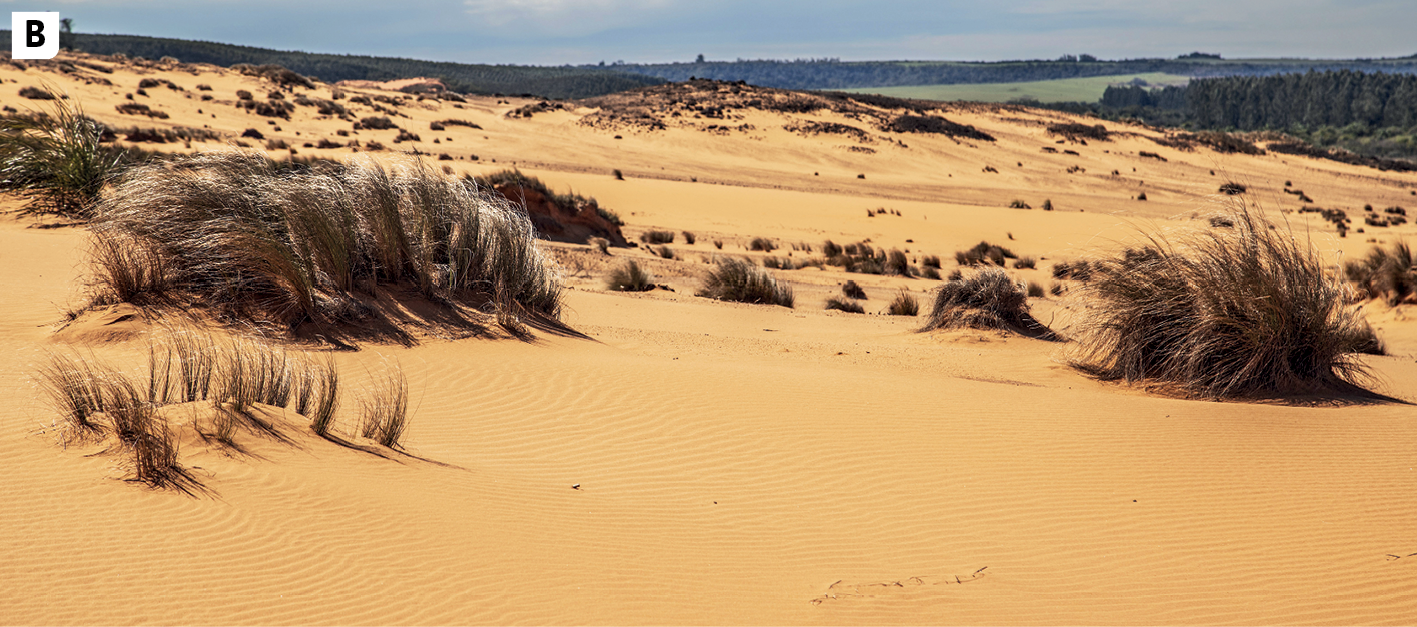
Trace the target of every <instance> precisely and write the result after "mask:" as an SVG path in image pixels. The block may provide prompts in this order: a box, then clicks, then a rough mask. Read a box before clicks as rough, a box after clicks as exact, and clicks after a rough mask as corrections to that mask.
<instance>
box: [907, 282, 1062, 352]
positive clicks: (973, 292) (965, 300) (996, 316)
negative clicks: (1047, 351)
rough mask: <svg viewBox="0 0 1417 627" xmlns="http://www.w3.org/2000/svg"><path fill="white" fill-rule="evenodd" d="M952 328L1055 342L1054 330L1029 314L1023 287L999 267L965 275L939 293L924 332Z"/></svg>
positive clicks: (942, 287) (939, 289)
mask: <svg viewBox="0 0 1417 627" xmlns="http://www.w3.org/2000/svg"><path fill="white" fill-rule="evenodd" d="M952 328H973V329H1006V330H1010V331H1014V332H1016V333H1020V334H1022V335H1027V336H1029V337H1037V338H1042V339H1055V336H1054V334H1053V332H1052V331H1050V330H1049V329H1048V328H1047V327H1045V326H1044V325H1043V324H1042V323H1040V322H1038V321H1037V320H1035V319H1034V318H1033V316H1032V315H1030V314H1029V313H1028V296H1027V295H1026V294H1025V293H1024V288H1023V286H1021V285H1019V284H1018V283H1017V282H1015V281H1014V280H1013V279H1011V278H1009V275H1008V274H1006V273H1005V272H1004V271H1003V269H1001V268H997V267H985V268H982V269H979V270H975V271H973V272H971V273H969V274H968V275H967V276H965V275H963V274H962V275H961V276H960V278H958V279H953V278H952V279H951V280H949V281H948V282H946V283H945V284H944V285H941V286H940V287H939V288H937V289H936V290H935V305H934V307H933V308H932V309H931V310H930V314H929V315H928V316H927V317H926V321H925V326H924V327H922V328H921V329H920V330H921V331H933V330H936V329H952Z"/></svg>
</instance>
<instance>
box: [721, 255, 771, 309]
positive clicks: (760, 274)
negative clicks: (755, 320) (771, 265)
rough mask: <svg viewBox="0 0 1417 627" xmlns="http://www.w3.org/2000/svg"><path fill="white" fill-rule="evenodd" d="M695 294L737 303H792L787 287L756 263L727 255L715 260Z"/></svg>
mask: <svg viewBox="0 0 1417 627" xmlns="http://www.w3.org/2000/svg"><path fill="white" fill-rule="evenodd" d="M698 295H699V296H704V297H707V298H713V299H717V300H727V301H734V302H740V303H753V304H760V305H781V306H783V307H787V308H788V309H791V308H792V306H793V304H794V302H795V298H794V297H793V295H792V287H791V286H789V285H787V284H786V283H779V282H778V281H777V279H775V278H773V276H772V275H771V274H768V272H767V271H766V270H763V269H761V268H758V267H757V266H756V265H753V264H751V263H748V262H746V261H743V260H742V259H734V258H731V257H725V258H721V259H719V260H718V265H717V267H715V268H714V269H713V270H712V271H710V272H709V276H708V278H707V279H705V280H704V287H703V289H701V290H699V292H698Z"/></svg>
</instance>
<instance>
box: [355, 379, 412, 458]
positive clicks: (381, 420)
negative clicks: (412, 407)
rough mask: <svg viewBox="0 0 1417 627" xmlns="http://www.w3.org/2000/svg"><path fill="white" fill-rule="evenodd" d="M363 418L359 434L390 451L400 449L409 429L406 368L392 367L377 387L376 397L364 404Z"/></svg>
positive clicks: (363, 402) (374, 394)
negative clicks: (404, 371)
mask: <svg viewBox="0 0 1417 627" xmlns="http://www.w3.org/2000/svg"><path fill="white" fill-rule="evenodd" d="M360 404H361V406H362V409H363V413H364V417H363V419H362V420H361V421H360V427H359V434H360V435H361V436H363V437H366V438H370V439H373V440H375V441H377V442H378V443H379V444H382V445H384V446H387V447H389V448H395V447H398V446H399V439H400V438H402V437H403V432H404V429H406V428H407V427H408V378H407V377H405V376H404V374H403V369H402V368H399V367H398V366H393V367H391V368H390V369H389V370H388V372H387V373H385V375H384V377H383V378H382V380H380V381H377V382H376V383H375V384H374V392H373V396H372V397H369V398H365V399H363V400H362V401H361V403H360Z"/></svg>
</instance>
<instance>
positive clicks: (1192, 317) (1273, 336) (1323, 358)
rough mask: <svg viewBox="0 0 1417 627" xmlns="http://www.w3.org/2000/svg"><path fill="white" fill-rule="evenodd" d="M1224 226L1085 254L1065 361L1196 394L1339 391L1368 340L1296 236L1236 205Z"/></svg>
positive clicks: (1333, 282)
mask: <svg viewBox="0 0 1417 627" xmlns="http://www.w3.org/2000/svg"><path fill="white" fill-rule="evenodd" d="M1231 220H1232V222H1233V223H1234V227H1232V228H1225V229H1214V228H1198V229H1192V230H1188V231H1183V232H1181V233H1178V234H1175V235H1171V236H1160V235H1156V236H1150V237H1149V238H1148V240H1147V243H1146V244H1145V245H1144V246H1142V247H1140V248H1133V249H1128V250H1125V251H1123V253H1122V254H1120V255H1115V256H1113V257H1110V258H1106V259H1100V260H1096V261H1094V262H1093V263H1092V280H1091V281H1088V282H1087V283H1085V284H1083V286H1082V288H1081V290H1082V292H1081V293H1082V297H1083V299H1084V302H1086V303H1087V304H1088V306H1089V314H1088V316H1087V317H1086V319H1084V320H1083V324H1082V327H1081V329H1080V334H1079V341H1080V343H1079V345H1078V347H1079V350H1078V353H1077V355H1076V356H1075V357H1074V358H1073V364H1074V365H1075V366H1076V367H1078V368H1080V369H1083V370H1085V371H1087V372H1089V373H1092V374H1094V375H1095V376H1098V377H1099V378H1102V379H1107V380H1124V381H1128V382H1147V383H1154V384H1161V385H1164V386H1167V387H1171V388H1174V389H1177V390H1179V391H1181V392H1183V393H1185V394H1187V395H1190V396H1194V397H1205V398H1222V397H1247V396H1257V395H1258V396H1267V395H1274V394H1291V393H1300V394H1304V393H1317V392H1325V391H1334V390H1339V389H1350V388H1351V386H1352V385H1353V384H1354V383H1356V382H1357V381H1359V380H1362V379H1363V377H1364V374H1365V372H1366V371H1365V369H1364V366H1363V365H1362V363H1361V362H1359V361H1358V360H1357V359H1356V358H1355V357H1356V355H1357V354H1358V353H1360V352H1364V351H1372V350H1377V345H1378V342H1377V339H1376V337H1375V336H1374V334H1373V332H1372V329H1371V328H1370V327H1368V325H1367V323H1366V322H1365V321H1364V319H1363V317H1362V316H1361V315H1360V314H1359V313H1358V312H1356V311H1355V310H1354V309H1352V308H1350V307H1348V306H1347V305H1346V304H1345V296H1346V295H1347V294H1348V292H1347V290H1346V289H1345V286H1344V285H1343V284H1342V281H1341V280H1340V279H1338V278H1337V277H1334V276H1331V275H1330V273H1329V272H1328V268H1327V267H1326V266H1325V264H1324V262H1323V260H1322V258H1321V256H1320V255H1319V253H1318V252H1317V251H1316V250H1315V249H1314V248H1313V246H1312V245H1310V244H1309V243H1308V242H1307V240H1303V239H1299V238H1296V237H1295V236H1294V234H1293V233H1291V232H1290V231H1289V230H1288V229H1286V228H1281V227H1279V226H1278V225H1275V224H1273V223H1272V222H1270V221H1269V220H1268V219H1266V218H1265V217H1264V216H1262V215H1260V214H1258V213H1256V212H1255V211H1254V210H1251V209H1250V208H1248V207H1245V206H1243V205H1241V206H1237V207H1235V208H1233V209H1232V212H1231Z"/></svg>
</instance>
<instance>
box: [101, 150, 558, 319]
mask: <svg viewBox="0 0 1417 627" xmlns="http://www.w3.org/2000/svg"><path fill="white" fill-rule="evenodd" d="M95 213H96V214H97V219H96V221H95V222H94V224H93V225H92V227H91V230H92V233H93V236H94V238H95V240H96V244H95V248H96V250H98V251H100V253H101V254H99V255H97V256H98V257H99V258H101V259H103V260H105V262H104V263H100V271H99V273H98V276H97V286H96V291H97V294H96V296H95V298H96V301H97V302H104V301H105V300H108V301H112V300H130V299H133V298H135V297H136V295H138V294H144V293H151V292H156V291H162V292H167V293H172V294H175V295H180V296H182V297H184V298H185V299H186V300H187V302H191V303H200V304H202V305H204V306H207V307H210V308H212V309H213V310H215V312H216V313H218V314H220V315H222V316H224V317H228V318H235V319H245V320H256V321H265V322H274V323H279V324H285V325H289V326H291V327H294V326H295V325H298V324H301V323H303V322H307V321H315V322H339V321H345V320H344V319H345V318H346V317H348V316H349V315H350V312H351V311H358V308H357V307H352V306H351V305H350V303H351V302H352V300H353V297H352V292H353V291H354V290H356V289H360V290H368V289H370V287H371V286H373V285H376V284H377V283H380V282H384V283H402V284H406V285H409V286H411V287H413V288H416V289H417V290H418V291H419V292H420V293H422V294H424V295H425V296H428V297H430V298H435V299H443V300H448V301H467V302H473V303H475V304H481V303H485V302H492V303H495V304H496V306H497V309H498V313H499V319H501V318H503V317H504V316H503V314H505V317H507V318H509V319H510V323H512V324H515V319H516V318H517V317H518V316H520V315H524V314H530V315H534V316H539V317H544V318H548V319H552V320H554V319H556V318H557V317H559V314H560V307H561V285H560V279H559V277H558V276H557V275H556V273H555V271H554V270H553V269H552V266H551V264H550V263H549V262H548V260H547V259H546V258H545V256H544V254H543V252H542V251H541V249H540V248H539V247H538V246H537V244H536V236H535V231H534V230H533V228H532V225H531V222H530V220H529V219H528V218H527V217H526V215H525V214H524V213H522V212H521V211H519V210H518V209H516V208H515V207H513V206H512V205H510V204H509V203H508V202H507V201H505V199H502V198H501V197H500V196H497V195H494V194H488V193H484V192H483V191H482V190H480V189H478V188H477V186H476V184H475V183H474V182H471V181H468V182H459V181H455V180H450V179H448V178H445V177H443V176H441V175H439V174H437V173H436V172H434V171H432V170H431V169H429V168H427V167H425V166H423V164H421V163H413V164H405V165H401V166H397V167H395V168H394V169H393V170H386V169H385V168H384V167H383V166H381V165H378V164H377V163H375V162H373V161H363V162H359V163H355V164H351V165H341V164H331V163H316V164H312V165H298V164H295V165H283V164H279V163H277V162H272V161H270V160H268V159H266V158H265V157H263V156H261V155H260V154H257V153H246V152H237V151H226V152H213V153H205V154H200V155H196V156H192V157H188V158H185V159H182V160H179V161H177V162H174V163H171V164H153V165H146V166H139V167H137V168H134V169H132V170H131V171H129V172H128V173H127V174H126V175H125V176H123V177H122V179H121V180H120V181H118V183H117V184H116V185H115V186H114V187H113V189H112V190H111V191H110V192H109V193H108V194H106V195H105V196H104V198H103V200H102V201H101V202H100V203H99V204H98V205H97V206H96V207H95ZM119 251H121V252H119ZM505 323H508V322H506V321H504V324H505Z"/></svg>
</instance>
